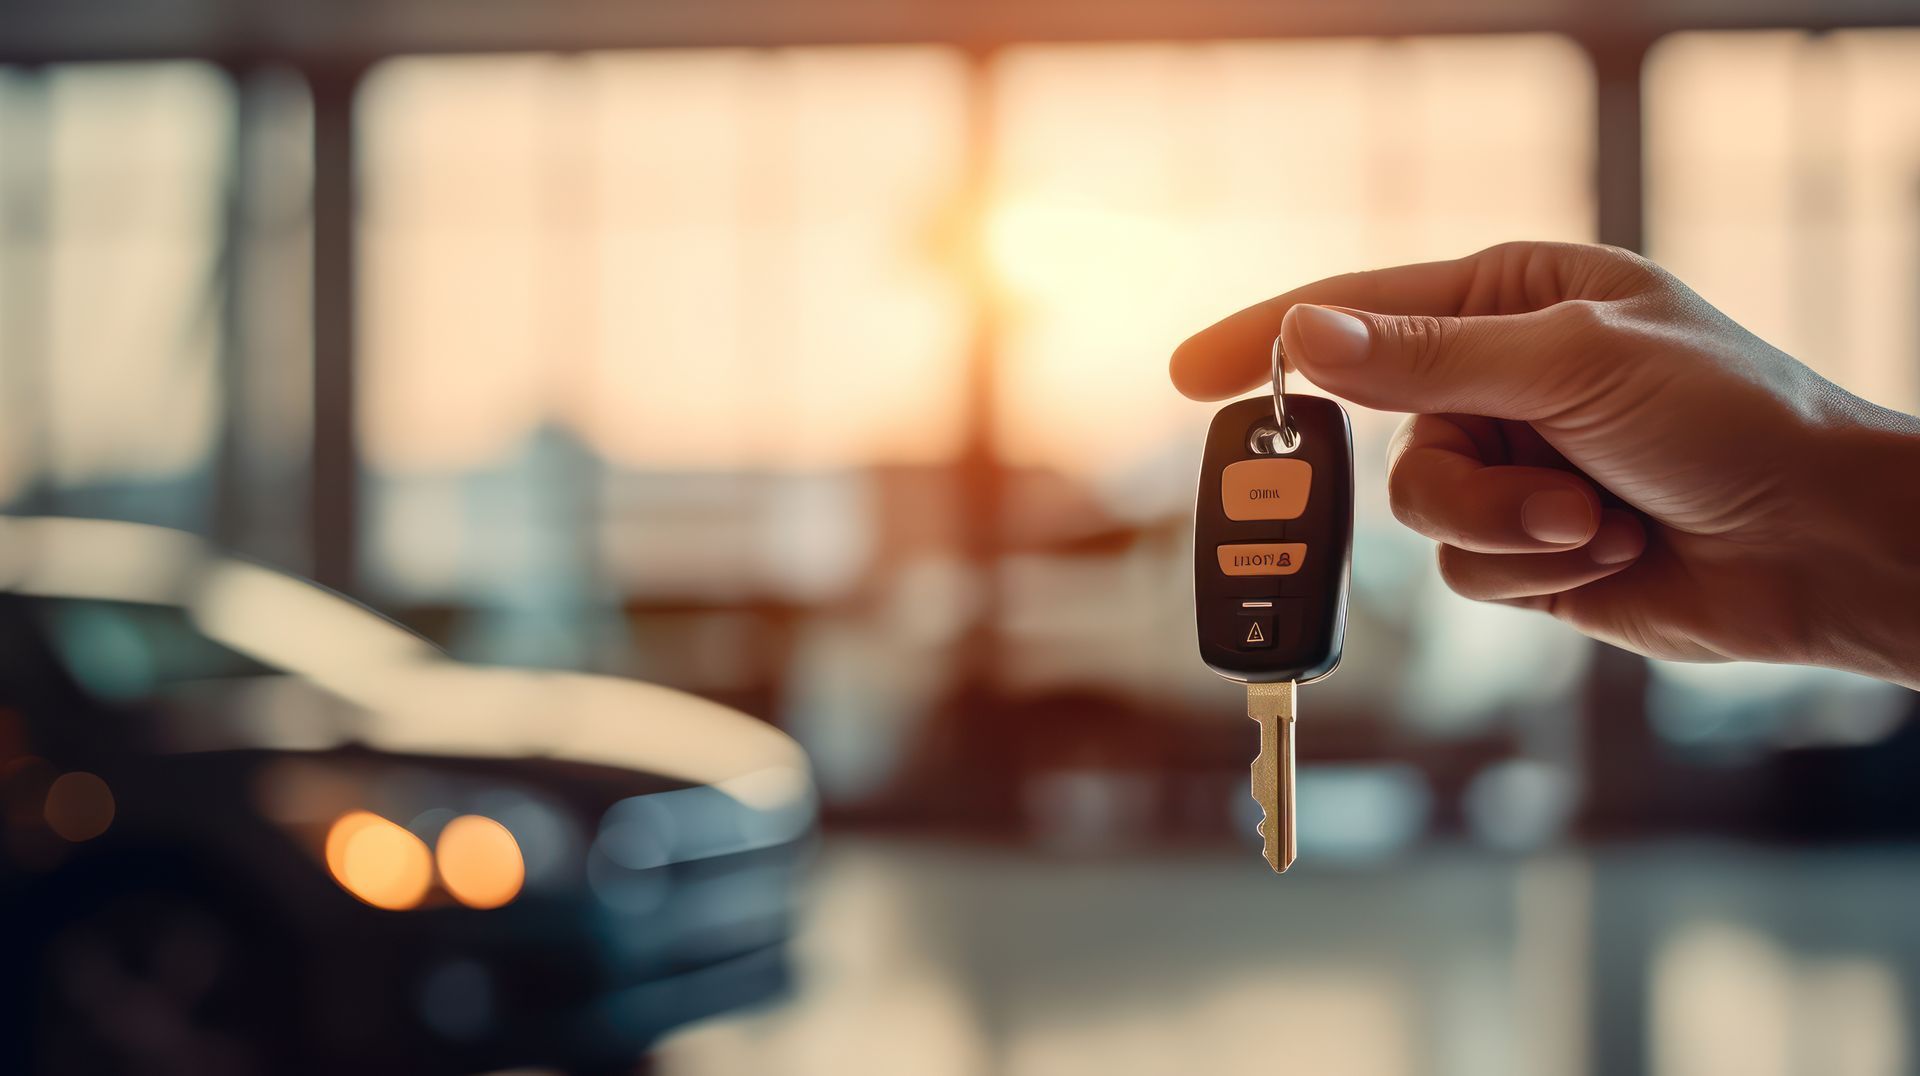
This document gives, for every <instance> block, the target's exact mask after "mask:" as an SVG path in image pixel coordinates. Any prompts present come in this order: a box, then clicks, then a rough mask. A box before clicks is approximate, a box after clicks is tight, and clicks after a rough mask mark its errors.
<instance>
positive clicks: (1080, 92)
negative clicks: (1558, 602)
mask: <svg viewBox="0 0 1920 1076" xmlns="http://www.w3.org/2000/svg"><path fill="white" fill-rule="evenodd" d="M1909 27H1920V8H1916V7H1914V6H1912V5H1907V4H1899V3H1893V2H1887V0H1847V2H1839V3H1835V2H1820V3H1816V2H1812V0H1773V2H1770V3H1767V4H1758V5H1756V4H1749V3H1744V2H1736V0H1702V2H1698V3H1692V4H1687V5H1671V6H1669V5H1635V4H1623V5H1611V6H1608V7H1604V8H1602V7H1588V6H1584V5H1575V4H1569V3H1555V2H1547V0H1476V2H1474V3H1468V4H1449V5H1437V4H1428V3H1416V2H1412V0H1363V2H1360V3H1353V4H1343V5H1337V6H1328V5H1318V4H1306V3H1293V2H1287V0H1265V2H1254V0H1205V2H1201V3H1186V4H1153V3H1147V2H1144V0H1128V2H1123V3H1116V4H1089V3H1078V2H1073V3H1067V2H1062V3H1017V2H1013V0H993V2H988V3H968V4H962V3H944V2H936V0H917V2H914V3H903V4H871V3H863V2H857V0H807V2H805V3H795V2H781V0H727V2H723V3H722V2H713V3H704V4H702V3H687V2H672V3H646V4H618V3H613V2H611V0H568V2H566V3H562V4H534V3H526V2H520V0H498V2H493V3H488V4H453V3H448V2H446V0H388V2H385V3H380V4H361V3H338V4H311V3H301V2H299V0H251V2H241V3H219V2H215V0H166V2H164V3H159V2H152V0H147V2H140V3H135V2H131V0H106V2H96V3H91V4H86V5H75V4H64V3H58V2H52V0H28V2H26V3H19V2H16V3H14V4H10V5H8V6H7V7H6V8H5V9H4V10H0V502H3V503H4V505H5V511H7V512H9V513H13V514H36V515H76V516H87V517H98V518H109V519H120V520H130V521H137V522H144V523H153V524H160V525H164V526H167V527H171V528H177V529H181V530H185V531H189V532H193V533H196V534H198V535H202V536H204V537H206V538H208V539H209V540H211V541H212V542H213V543H215V544H216V545H218V546H220V547H223V548H226V549H230V550H233V551H236V552H238V553H240V554H243V555H245V556H248V557H251V558H254V559H257V560H259V561H262V562H265V563H267V564H270V565H273V566H275V567H279V568H283V569H286V570H289V571H292V572H295V573H298V574H301V575H305V576H308V577H311V578H313V579H316V580H318V581H319V582H321V583H323V584H326V585H328V586H331V587H334V588H336V589H338V590H340V591H342V592H344V593H346V594H348V595H350V596H352V597H355V598H357V599H360V600H362V601H364V602H366V603H368V604H369V605H371V606H372V607H374V608H375V609H377V610H379V611H381V612H383V613H386V614H388V615H390V616H392V617H394V618H395V619H397V620H398V621H400V622H401V623H403V624H405V625H407V626H409V627H411V628H414V629H415V630H417V631H419V632H421V633H423V634H424V635H426V636H427V637H428V638H430V639H432V640H434V641H435V642H437V643H439V644H441V645H442V646H444V647H446V648H447V649H448V650H449V651H450V652H451V653H452V654H453V655H455V656H456V657H459V658H461V659H464V660H468V661H473V662H478V663H485V664H511V665H518V666H535V667H542V668H555V669H567V670H582V671H589V672H598V673H610V674H617V675H622V676H628V677H634V678H638V679H643V680H647V681H652V682H655V683H659V684H663V685H667V686H670V687H675V688H679V689H683V690H686V691H690V692H693V693H696V694H699V695H702V696H705V697H708V698H711V699H714V700H717V701H719V702H723V703H725V704H727V705H730V706H734V707H737V708H739V709H742V710H744V711H746V712H747V713H749V714H751V715H753V716H755V717H758V718H761V719H763V720H765V721H767V722H770V723H772V724H773V725H775V726H777V727H779V728H781V729H783V730H785V731H786V732H787V733H788V734H790V735H792V736H793V737H795V738H796V739H797V740H798V741H799V742H800V743H801V744H802V745H803V746H804V747H805V749H806V750H807V752H808V754H809V755H810V757H811V759H812V762H813V766H814V770H815V777H816V780H817V782H818V785H819V790H820V796H821V804H822V811H823V817H824V840H823V843H822V845H821V849H820V854H819V858H818V860H817V862H816V864H815V869H814V871H813V882H812V886H811V888H810V890H809V897H808V903H809V906H810V911H809V913H808V916H807V918H806V921H805V926H804V928H803V931H802V933H801V935H800V937H799V939H798V941H797V943H796V950H795V952H796V970H795V985H794V989H793V991H792V992H791V994H790V996H789V997H788V998H787V999H786V1000H785V1001H784V1002H782V1003H780V1004H776V1005H772V1006H762V1007H758V1008H756V1009H754V1010H752V1011H749V1012H745V1013H741V1014H737V1015H733V1016H729V1017H726V1018H722V1019H719V1020H715V1021H709V1022H707V1023H704V1024H701V1025H698V1026H696V1027H694V1028H692V1029H690V1030H687V1031H684V1032H682V1033H680V1034H678V1035H676V1036H674V1037H672V1038H670V1039H669V1040H667V1041H666V1042H665V1043H663V1044H662V1046H661V1047H660V1050H659V1052H658V1055H657V1057H656V1058H655V1059H654V1062H653V1064H654V1066H655V1067H656V1069H657V1070H658V1071H661V1072H667V1073H731V1072H767V1073H800V1074H810V1073H829V1072H833V1073H838V1072H876V1073H877V1072H897V1071H915V1072H923V1073H933V1074H944V1073H953V1074H966V1073H1010V1074H1020V1076H1027V1074H1053V1073H1063V1074H1064V1073H1081V1072H1126V1073H1133V1072H1140V1073H1149V1072H1167V1071H1175V1070H1181V1071H1209V1072H1243V1071H1244V1072H1250V1071H1255V1070H1256V1069H1261V1070H1264V1069H1267V1068H1269V1067H1270V1066H1271V1064H1272V1063H1273V1060H1272V1059H1273V1058H1274V1057H1275V1051H1276V1049H1277V1050H1278V1051H1279V1053H1280V1056H1284V1057H1286V1058H1288V1059H1290V1060H1292V1061H1295V1062H1296V1063H1298V1064H1301V1065H1304V1066H1305V1070H1306V1071H1314V1072H1340V1073H1355V1074H1376V1073H1377V1074H1400V1073H1409V1074H1411V1073H1436V1074H1453V1073H1463V1074H1464V1073H1474V1074H1481V1073H1508V1072H1511V1073H1522V1072H1541V1071H1551V1072H1559V1073H1583V1072H1591V1073H1607V1074H1610V1073H1628V1072H1640V1071H1646V1072H1655V1073H1661V1074H1678V1073H1689V1074H1693V1073H1740V1074H1743V1076H1759V1074H1772V1073H1780V1074H1787V1073H1820V1074H1847V1073H1896V1072H1909V1071H1920V932H1916V928H1915V922H1914V919H1913V916H1912V912H1911V909H1912V908H1913V906H1914V901H1915V900H1916V899H1917V898H1920V848H1916V847H1914V846H1913V844H1912V842H1913V841H1914V840H1915V839H1916V838H1920V779H1916V776H1915V775H1916V774H1920V728H1916V726H1915V725H1914V723H1913V722H1912V720H1911V717H1912V714H1913V711H1914V710H1915V696H1914V695H1913V694H1912V693H1910V692H1905V691H1901V690H1898V689H1894V688H1890V687H1887V686H1885V685H1881V684H1878V683H1875V682H1872V681H1867V680H1862V679H1859V678H1854V677H1850V676H1846V675H1840V674H1828V673H1823V672H1819V671H1813V670H1805V669H1791V668H1778V667H1758V666H1720V667H1686V666H1674V665H1664V664H1659V663H1648V662H1645V661H1642V660H1640V659H1638V658H1636V657H1632V656H1630V655H1626V654H1624V653H1622V652H1619V651H1615V650H1611V649H1608V648H1604V647H1599V646H1595V645H1591V644H1589V643H1587V642H1586V641H1584V640H1583V639H1581V638H1580V637H1578V636H1576V635H1574V634H1572V633H1571V632H1569V631H1567V630H1564V629H1562V628H1561V627H1560V626H1558V625H1557V624H1552V623H1549V622H1547V621H1546V620H1544V619H1540V618H1535V617H1531V616H1529V615H1527V614H1522V613H1517V612H1513V611H1510V610H1504V609H1497V608H1487V607H1481V606H1476V605H1472V604H1469V603H1467V602H1465V601H1464V600H1461V599H1458V598H1455V597H1453V596H1452V595H1451V594H1449V593H1448V592H1447V591H1446V590H1445V588H1444V587H1443V586H1442V585H1441V584H1440V582H1439V580H1438V578H1437V575H1436V573H1435V572H1434V569H1433V557H1432V553H1431V550H1430V549H1429V548H1428V546H1427V544H1426V543H1425V542H1424V541H1422V540H1419V539H1417V538H1415V537H1414V536H1412V535H1411V534H1410V533H1408V532H1405V531H1403V530H1402V529H1400V528H1399V527H1398V526H1397V524H1395V523H1394V521H1393V520H1392V519H1391V517H1390V515H1389V514H1388V512H1387V510H1386V507H1385V498H1384V489H1383V483H1382V481H1381V480H1380V477H1379V476H1380V475H1381V473H1382V455H1383V450H1384V447H1385V441H1386V437H1387V435H1388V434H1389V432H1390V431H1391V429H1392V428H1393V426H1394V424H1395V422H1396V421H1397V416H1391V415H1383V414H1378V413H1368V412H1356V413H1355V414H1354V422H1355V449H1356V453H1357V455H1358V465H1359V483H1358V491H1357V492H1358V497H1357V500H1358V520H1357V529H1356V539H1355V552H1354V578H1353V588H1354V591H1353V608H1352V621H1351V625H1350V634H1349V640H1348V645H1347V650H1346V661H1345V666H1344V669H1343V671H1342V672H1341V673H1340V674H1339V675H1337V676H1335V677H1333V678H1332V679H1330V680H1328V681H1326V682H1325V683H1323V684H1319V685H1316V686H1315V687H1313V688H1312V689H1310V690H1309V691H1307V692H1305V693H1304V698H1303V706H1304V709H1303V721H1302V726H1301V732H1300V736H1301V739H1300V751H1301V773H1300V784H1299V796H1300V805H1301V818H1300V826H1301V846H1302V852H1301V865H1300V866H1299V867H1298V868H1296V870H1295V871H1294V872H1293V873H1290V874H1289V875H1288V877H1287V878H1286V879H1284V880H1277V879H1274V878H1272V877H1270V876H1268V875H1267V874H1266V871H1265V867H1264V866H1263V865H1262V864H1261V863H1260V862H1259V860H1258V858H1257V856H1256V855H1254V853H1253V851H1252V844H1251V843H1250V838H1251V835H1252V823H1253V820H1254V819H1255V818H1256V817H1257V812H1256V811H1255V808H1254V807H1253V805H1252V803H1251V801H1250V800H1248V798H1247V792H1246V781H1247V776H1246V764H1247V760H1248V759H1249V757H1250V756H1251V754H1252V753H1253V749H1254V747H1255V746H1256V745H1255V737H1254V728H1253V726H1252V725H1251V724H1250V723H1248V722H1247V721H1246V720H1245V719H1244V717H1242V716H1241V715H1242V712H1243V711H1242V707H1243V700H1242V699H1241V697H1240V692H1239V690H1238V689H1236V688H1235V687H1234V686H1233V685H1230V684H1227V683H1224V682H1222V681H1220V680H1218V679H1216V678H1215V677H1214V676H1213V675H1212V674H1211V673H1209V672H1208V671H1207V670H1206V669H1205V668H1204V667H1202V666H1201V664H1200V663H1199V661H1198V659H1197V655H1196V653H1195V648H1194V642H1193V639H1192V622H1191V601H1190V595H1189V588H1190V577H1189V573H1190V564H1191V561H1190V559H1189V558H1190V553H1189V550H1188V542H1189V541H1190V539H1189V535H1188V531H1189V528H1190V525H1191V524H1190V517H1191V509H1192V497H1193V475H1194V469H1195V467H1196V466H1197V463H1198V460H1199V453H1200V444H1201V437H1202V434H1203V432H1204V430H1205V427H1206V422H1207V419H1208V417H1209V416H1210V415H1211V413H1212V405H1204V404H1195V403H1191V402H1188V401H1185V400H1183V399H1181V398H1180V397H1179V396H1178V395H1177V394H1176V393H1174V392H1173V390H1172V389H1171V387H1170V386H1169V384H1168V382H1167V380H1166V374H1165V369H1166V360H1167V357H1168V355H1169V353H1170V351H1171V349H1172V347H1173V345H1174V344H1176V343H1177V342H1178V341H1179V340H1180V339H1182V338H1183V337H1184V336H1186V335H1187V334H1188V333H1190V332H1192V331H1194V330H1196V329H1198V328H1200V327H1201V326H1203V325H1205V324H1207V323H1208V322H1210V321H1212V320H1214V319H1216V318H1218V317H1220V316H1222V315H1224V314H1226V313H1228V312H1230V311H1232V310H1234V309H1237V308H1239V307H1240V306H1243V305H1245V304H1247V303H1250V302H1253V301H1255V300H1258V299H1260V298H1264V297H1266V296H1268V295H1270V294H1273V293H1275V292H1278V291H1281V290H1285V289H1286V288H1288V287H1291V286H1294V285H1296V284H1299V283H1302V282H1304V281H1307V280H1310V279H1313V278H1317V277H1320V276H1324V275H1328V274H1331V273H1335V272H1342V271H1347V270H1352V269H1360V268H1366V267H1371V266H1379V265H1385V264H1391V263H1398V262H1406V261H1413V260H1425V259H1432V258H1445V257H1453V256H1457V255H1460V254H1464V253H1468V252H1470V251H1472V250H1475V249H1478V248H1480V247H1482V246H1485V245H1488V244H1491V243H1495V242H1499V241H1502V240H1507V239H1515V238H1533V239H1563V240H1576V241H1603V242H1609V243H1614V244H1618V245H1621V246H1626V247H1630V248H1634V249H1638V250H1641V251H1643V252H1645V253H1647V254H1648V255H1650V256H1652V257H1653V258H1655V259H1656V260H1659V261H1660V262H1662V263H1664V264H1665V265H1667V266H1668V267H1669V268H1671V269H1672V270H1674V271H1675V272H1676V273H1678V274H1679V275H1680V276H1681V277H1682V278H1683V279H1685V280H1686V281H1688V282H1689V283H1691V284H1692V285H1693V286H1694V287H1696V288H1697V289H1698V290H1699V291H1700V292H1701V293H1702V294H1703V295H1704V296H1705V297H1706V298H1707V299H1708V300H1710V301H1712V302H1714V303H1716V304H1718V305H1719V306H1720V307H1721V308H1722V309H1724V310H1725V311H1727V312H1728V313H1729V314H1731V315H1732V316H1733V317H1735V318H1736V319H1739V320H1740V321H1742V322H1744V323H1745V324H1747V325H1748V326H1750V327H1751V328H1753V329H1754V330H1755V331H1757V332H1758V333H1760V334H1761V335H1762V336H1764V337H1765V338H1767V339H1768V340H1769V341H1771V342H1773V343H1775V344H1777V345H1779V346H1781V347H1782V348H1784V349H1786V350H1787V351H1789V352H1791V353H1793V354H1794V355H1796V356H1798V357H1800V358H1801V359H1803V360H1805V361H1806V362H1808V363H1809V364H1810V365H1812V366H1813V367H1814V368H1816V369H1818V370H1820V371H1821V372H1822V373H1824V374H1826V375H1827V376H1829V377H1830V378H1832V379H1834V380H1836V381H1838V382H1840V383H1841V384H1843V385H1845V386H1847V387H1848V388H1850V389H1852V390H1854V391H1855V392H1858V393H1860V394H1862V395H1866V396H1868V397H1871V398H1873V399H1875V400H1877V401H1878V402H1881V403H1883V404H1886V405H1889V406H1892V407H1896V408H1900V409H1902V410H1906V411H1914V410H1916V409H1920V29H1913V28H1909Z"/></svg>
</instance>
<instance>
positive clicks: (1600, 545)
mask: <svg viewBox="0 0 1920 1076" xmlns="http://www.w3.org/2000/svg"><path fill="white" fill-rule="evenodd" d="M1646 548H1647V535H1646V532H1645V531H1642V530H1641V529H1640V528H1639V527H1637V526H1634V525H1633V524H1632V523H1628V522H1624V521H1616V520H1615V519H1614V518H1613V517H1609V518H1608V519H1607V521H1606V522H1604V523H1602V524H1600V529H1599V531H1597V532H1595V534H1594V536H1593V541H1591V542H1588V543H1587V556H1589V557H1592V558H1593V562H1594V563H1595V564H1625V563H1626V562H1628V561H1630V560H1632V559H1634V558H1635V557H1638V556H1639V555H1640V554H1641V553H1643V552H1645V551H1646Z"/></svg>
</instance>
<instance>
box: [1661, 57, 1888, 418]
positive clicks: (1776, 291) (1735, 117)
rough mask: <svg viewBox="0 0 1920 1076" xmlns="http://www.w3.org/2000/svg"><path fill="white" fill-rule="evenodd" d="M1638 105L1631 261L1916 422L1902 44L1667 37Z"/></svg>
mask: <svg viewBox="0 0 1920 1076" xmlns="http://www.w3.org/2000/svg"><path fill="white" fill-rule="evenodd" d="M1647 106H1648V131H1647V133H1648V153H1647V170H1648V189H1647V224H1648V227H1647V236H1648V253H1649V254H1650V255H1652V256H1653V257H1654V258H1655V259H1657V260H1659V261H1660V262H1662V263H1663V264H1665V265H1666V266H1667V267H1668V268H1670V269H1672V270H1673V271H1674V272H1675V273H1677V274H1679V275H1680V277H1681V279H1683V280H1685V281H1687V283H1689V284H1691V285H1692V286H1693V287H1694V288H1696V289H1697V290H1699V292H1700V293H1701V294H1702V295H1703V296H1705V297H1706V298H1707V299H1708V300H1709V301H1710V302H1712V303H1714V304H1715V305H1716V306H1719V307H1720V308H1721V309H1723V310H1725V311H1726V312H1727V313H1728V314H1729V315H1731V316H1732V317H1733V318H1734V319H1735V320H1737V321H1739V322H1740V323H1741V324H1743V325H1746V326H1747V327H1748V328H1751V329H1752V330H1754V331H1755V332H1757V333H1759V334H1760V335H1761V336H1762V337H1764V338H1766V339H1767V340H1768V341H1769V342H1770V343H1773V344H1775V345H1776V346H1778V347H1780V348H1782V349H1784V350H1785V351H1787V352H1789V353H1790V354H1792V355H1793V356H1795V357H1796V358H1798V359H1800V360H1801V361H1803V362H1805V363H1807V364H1808V365H1809V366H1812V367H1813V368H1814V369H1816V370H1818V371H1820V372H1821V373H1822V374H1824V375H1826V376H1827V377H1829V378H1832V379H1833V380H1835V381H1838V382H1839V383H1841V384H1842V385H1844V386H1846V387H1847V388H1849V389H1851V390H1852V391H1854V392H1857V393H1860V394H1862V395H1865V396H1868V397H1870V398H1872V399H1873V400H1875V401H1877V402H1879V403H1882V404H1885V405H1887V406H1889V407H1895V408H1899V409H1901V410H1904V411H1915V410H1920V321H1916V319H1915V317H1914V313H1913V311H1914V296H1915V295H1916V294H1920V246H1916V244H1915V243H1914V237H1915V236H1916V235H1920V197H1916V194H1915V191H1916V189H1917V188H1916V177H1920V138H1915V137H1914V131H1915V130H1916V129H1920V32H1916V31H1910V30H1897V31H1896V30H1875V31H1858V32H1852V31H1850V32H1845V33H1835V34H1830V35H1823V36H1813V35H1809V34H1803V33H1797V32H1793V33H1715V34H1681V35H1677V36H1675V37H1672V38H1669V39H1668V40H1667V41H1665V42H1663V43H1662V44H1661V46H1660V47H1659V48H1658V49H1657V50H1656V51H1655V53H1654V54H1653V56H1652V57H1651V58H1650V59H1649V61H1648V67H1647Z"/></svg>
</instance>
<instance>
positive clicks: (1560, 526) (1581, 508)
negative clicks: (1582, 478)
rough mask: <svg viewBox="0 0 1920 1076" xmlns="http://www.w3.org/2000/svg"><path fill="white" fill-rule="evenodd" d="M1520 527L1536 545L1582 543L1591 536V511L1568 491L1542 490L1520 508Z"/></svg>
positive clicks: (1574, 494) (1584, 500)
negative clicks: (1538, 542)
mask: <svg viewBox="0 0 1920 1076" xmlns="http://www.w3.org/2000/svg"><path fill="white" fill-rule="evenodd" d="M1520 526H1521V528H1522V529H1523V530H1525V531H1526V532H1527V534H1529V535H1530V536H1532V537H1533V538H1534V540H1536V541H1541V542H1551V543H1553V544H1554V545H1566V544H1568V543H1570V542H1584V541H1586V539H1587V536H1588V535H1590V534H1592V533H1593V509H1592V508H1591V507H1589V506H1588V505H1587V499H1586V498H1585V497H1582V496H1580V495H1579V494H1578V493H1575V492H1573V491H1572V490H1565V489H1550V490H1545V491H1542V492H1540V493H1536V494H1534V495H1533V496H1531V497H1528V498H1527V500H1526V503H1524V504H1522V505H1521V506H1520Z"/></svg>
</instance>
